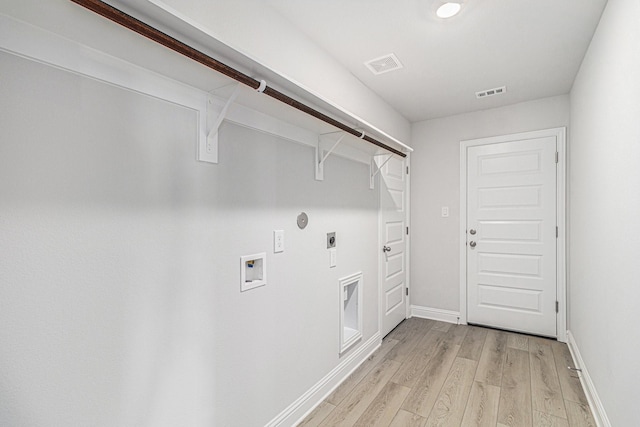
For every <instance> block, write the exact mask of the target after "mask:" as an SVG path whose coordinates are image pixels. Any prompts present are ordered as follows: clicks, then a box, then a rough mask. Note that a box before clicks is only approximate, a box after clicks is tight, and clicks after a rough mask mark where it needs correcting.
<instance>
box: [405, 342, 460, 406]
mask: <svg viewBox="0 0 640 427" xmlns="http://www.w3.org/2000/svg"><path fill="white" fill-rule="evenodd" d="M459 349H460V346H459V345H451V344H450V343H449V342H447V341H443V342H442V343H441V344H440V345H439V346H438V350H437V351H436V353H435V354H434V355H433V357H432V358H431V360H429V364H428V365H427V368H426V369H425V370H424V372H423V373H422V375H421V376H420V378H419V379H418V381H417V382H416V385H415V386H414V387H413V388H412V389H411V392H410V393H409V395H408V396H407V398H406V399H405V401H404V403H403V404H402V409H405V410H407V411H409V412H413V413H414V414H418V415H422V416H423V417H425V418H427V417H429V414H430V413H431V409H432V408H433V404H434V403H435V401H436V399H437V398H438V394H439V393H440V389H441V388H442V385H443V384H444V382H445V380H446V379H447V374H448V373H449V369H450V368H451V366H452V365H453V362H454V360H455V358H456V354H457V353H458V350H459Z"/></svg>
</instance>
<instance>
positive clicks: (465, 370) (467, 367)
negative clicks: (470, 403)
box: [426, 358, 478, 427]
mask: <svg viewBox="0 0 640 427" xmlns="http://www.w3.org/2000/svg"><path fill="white" fill-rule="evenodd" d="M477 366H478V362H476V361H475V360H469V359H462V358H456V360H455V361H454V362H453V366H451V370H450V371H449V375H448V376H447V379H446V381H445V383H444V385H443V386H442V390H441V391H440V394H439V395H438V398H437V400H436V402H435V404H434V407H433V409H432V410H431V414H430V415H429V418H427V424H426V426H428V427H443V426H450V427H459V426H460V424H461V422H462V417H463V416H464V411H465V407H466V405H467V400H468V398H469V393H470V392H471V386H472V385H473V378H474V376H475V374H476V367H477Z"/></svg>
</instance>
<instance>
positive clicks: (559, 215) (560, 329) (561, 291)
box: [459, 127, 567, 342]
mask: <svg viewBox="0 0 640 427" xmlns="http://www.w3.org/2000/svg"><path fill="white" fill-rule="evenodd" d="M549 136H555V137H556V150H557V151H558V153H559V160H558V166H557V168H556V223H557V226H558V229H559V234H558V238H557V239H556V265H557V269H556V293H557V295H556V299H557V301H558V306H559V307H558V313H557V315H556V334H557V339H558V341H560V342H566V341H567V297H566V296H567V282H566V169H567V162H566V158H567V156H566V128H564V127H560V128H552V129H543V130H538V131H532V132H522V133H516V134H509V135H500V136H494V137H489V138H480V139H472V140H466V141H460V241H459V247H460V323H462V324H466V323H467V247H466V243H467V236H466V224H467V148H469V147H472V146H478V145H489V144H497V143H500V142H507V141H513V140H517V139H521V140H522V139H533V138H542V137H549Z"/></svg>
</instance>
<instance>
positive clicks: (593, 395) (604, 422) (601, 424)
mask: <svg viewBox="0 0 640 427" xmlns="http://www.w3.org/2000/svg"><path fill="white" fill-rule="evenodd" d="M567 338H568V340H567V341H568V342H567V344H568V345H569V352H571V357H572V358H573V363H574V364H575V367H576V368H579V369H582V371H581V372H579V377H580V384H582V388H583V389H584V394H585V395H586V396H587V401H588V402H589V407H591V413H592V414H593V418H594V419H595V421H596V424H597V426H598V427H611V423H610V422H609V418H608V417H607V413H606V412H605V410H604V406H603V405H602V401H601V400H600V397H599V396H598V392H597V391H596V387H595V385H594V384H593V381H591V376H590V375H589V371H588V370H587V366H586V365H585V364H584V360H582V356H581V355H580V350H579V349H578V345H577V344H576V341H575V339H574V338H573V334H572V333H571V331H567Z"/></svg>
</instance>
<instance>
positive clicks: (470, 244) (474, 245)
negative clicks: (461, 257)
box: [469, 240, 476, 248]
mask: <svg viewBox="0 0 640 427" xmlns="http://www.w3.org/2000/svg"><path fill="white" fill-rule="evenodd" d="M469 246H471V247H472V248H475V247H476V242H474V241H473V240H472V241H470V242H469Z"/></svg>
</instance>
